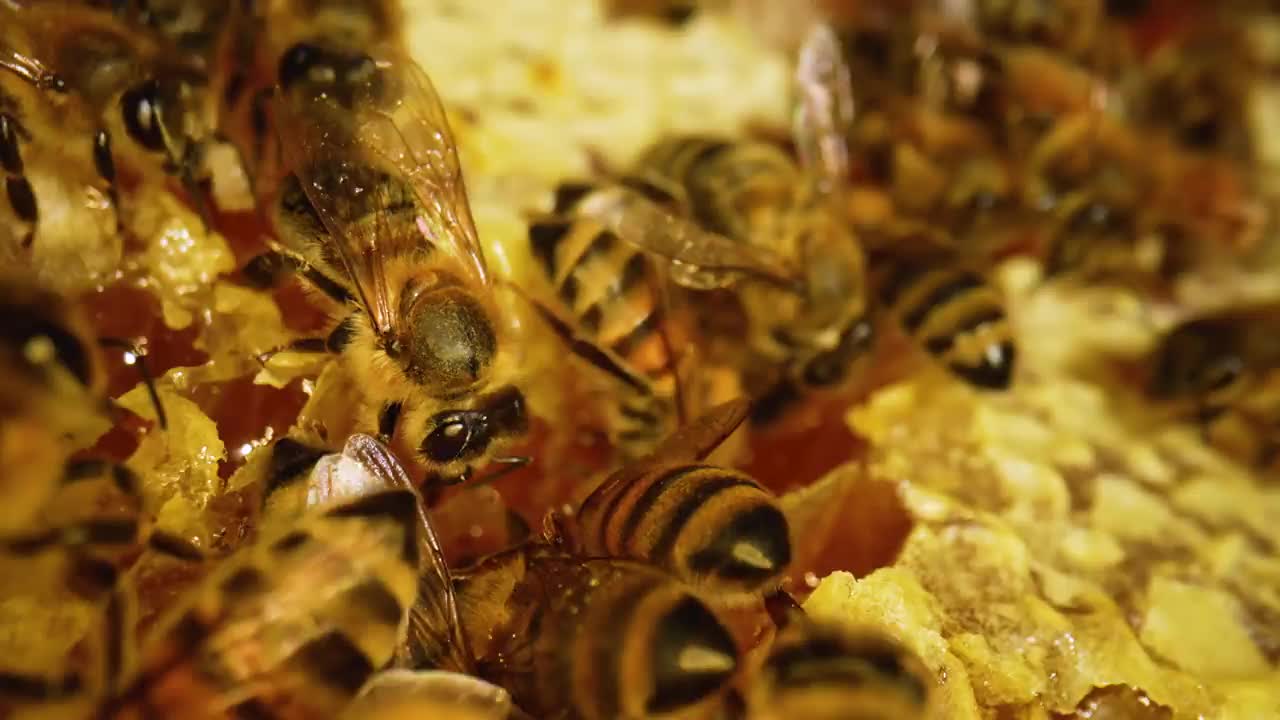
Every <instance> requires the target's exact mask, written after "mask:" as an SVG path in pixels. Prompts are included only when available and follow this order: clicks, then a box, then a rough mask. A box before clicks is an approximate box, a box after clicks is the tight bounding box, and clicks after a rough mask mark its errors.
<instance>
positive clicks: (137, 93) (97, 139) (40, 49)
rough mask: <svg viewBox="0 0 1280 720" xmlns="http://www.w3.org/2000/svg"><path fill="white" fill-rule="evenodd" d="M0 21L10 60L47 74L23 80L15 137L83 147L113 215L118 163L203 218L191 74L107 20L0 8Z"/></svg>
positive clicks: (160, 47) (199, 88)
mask: <svg viewBox="0 0 1280 720" xmlns="http://www.w3.org/2000/svg"><path fill="white" fill-rule="evenodd" d="M0 17H3V19H4V22H5V25H6V33H5V37H4V39H3V43H4V45H6V46H7V47H8V48H9V50H10V52H12V53H15V54H20V55H22V56H24V57H30V58H35V59H37V60H38V62H39V64H40V65H41V67H43V68H44V69H45V70H46V71H47V74H46V75H45V76H44V79H41V78H32V77H26V78H24V79H26V80H27V81H28V83H29V85H30V87H29V88H28V89H27V91H26V92H25V93H23V94H24V95H25V97H26V98H27V99H29V100H30V102H28V103H27V105H28V107H27V110H28V117H27V118H25V119H26V122H25V124H24V125H22V128H23V131H24V132H17V131H15V132H17V134H18V135H19V136H20V135H22V134H24V133H25V134H27V135H30V134H31V133H34V132H37V131H39V132H42V133H43V132H46V130H45V129H46V128H47V129H48V130H47V132H49V133H50V135H49V138H48V142H56V143H64V144H65V142H66V141H67V140H70V141H72V142H73V143H75V144H76V146H77V148H78V147H79V144H80V143H82V142H84V143H86V145H87V147H85V148H84V153H83V156H84V157H85V158H86V160H88V159H91V162H92V165H93V167H94V168H95V170H96V172H97V174H98V176H99V178H100V179H101V181H102V182H103V183H104V184H105V192H106V194H107V196H108V197H109V199H110V200H111V202H112V205H113V206H114V207H115V208H116V209H117V212H119V207H120V205H119V195H120V190H119V188H120V183H121V178H120V177H119V175H118V168H119V166H120V164H121V162H120V161H121V160H124V161H125V164H126V165H127V166H128V167H129V168H130V169H131V170H134V171H137V172H139V173H141V174H142V175H143V176H144V177H145V176H146V175H147V174H149V173H153V172H155V171H156V170H162V171H163V172H164V173H167V174H169V175H174V176H176V177H177V178H178V179H179V180H180V181H181V183H182V185H183V187H184V189H185V190H186V191H187V193H188V195H189V196H190V199H191V200H192V201H193V202H194V203H196V204H197V206H198V207H200V208H201V210H202V211H203V210H204V209H205V208H204V195H205V193H204V190H203V183H204V178H203V177H202V175H201V173H202V162H203V152H204V142H205V139H206V137H207V135H208V134H209V132H210V129H211V126H212V124H211V118H210V116H209V108H208V107H207V106H206V105H205V103H206V96H205V94H204V92H205V84H206V81H205V77H204V75H203V74H202V73H201V72H200V69H199V68H198V67H193V66H191V65H190V64H189V63H187V62H186V61H185V60H184V58H182V57H181V56H180V55H179V54H177V53H175V52H174V51H173V48H171V47H169V46H168V45H166V44H165V43H164V42H163V41H161V40H159V39H157V38H155V37H153V36H152V35H150V34H148V33H144V32H139V31H138V30H137V29H135V28H132V27H130V26H129V25H128V24H126V23H124V22H122V21H121V20H120V19H118V18H116V17H115V16H113V15H112V14H111V13H110V12H109V11H105V10H98V9H94V8H90V7H85V6H77V5H73V4H69V3H40V4H33V5H30V6H25V7H19V8H13V7H7V6H6V7H0ZM15 74H18V73H15ZM48 77H53V78H56V80H48V79H47V78H48ZM33 89H34V90H36V91H38V92H31V91H32V90H33ZM11 92H12V93H13V94H15V95H16V94H18V89H17V88H12V89H11ZM122 138H123V139H126V140H127V141H128V142H120V140H121V139H122ZM9 159H10V160H11V159H13V158H9ZM12 165H13V164H12V163H10V162H8V161H7V160H6V163H5V169H6V171H7V172H9V173H10V175H13V176H16V175H19V174H20V172H19V171H15V170H14V169H13V167H12ZM19 165H20V164H19ZM11 200H12V196H11ZM19 214H20V215H21V214H22V213H19ZM29 214H31V215H34V214H35V213H34V212H32V213H29ZM32 222H34V221H32Z"/></svg>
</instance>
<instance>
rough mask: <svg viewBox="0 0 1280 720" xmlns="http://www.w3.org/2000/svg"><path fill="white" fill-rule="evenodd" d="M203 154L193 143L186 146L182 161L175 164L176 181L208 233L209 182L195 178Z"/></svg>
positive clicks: (210, 223) (211, 205) (210, 211)
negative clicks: (176, 171) (180, 185)
mask: <svg viewBox="0 0 1280 720" xmlns="http://www.w3.org/2000/svg"><path fill="white" fill-rule="evenodd" d="M203 156H204V153H203V151H202V149H201V148H200V146H198V145H196V144H195V143H190V144H188V145H187V147H186V150H184V151H183V154H182V159H181V160H179V161H178V162H177V163H176V166H177V170H178V181H179V182H181V183H182V189H183V190H185V191H186V192H187V196H188V197H189V198H190V199H191V202H192V203H193V204H194V205H195V208H196V212H197V213H198V214H199V215H200V222H201V223H202V224H203V226H204V231H205V232H208V231H209V228H210V226H211V225H212V220H213V209H212V208H213V204H212V202H211V197H210V183H211V180H210V179H209V178H207V177H205V178H198V177H196V173H195V168H196V167H197V166H199V164H200V162H201V159H202V158H203Z"/></svg>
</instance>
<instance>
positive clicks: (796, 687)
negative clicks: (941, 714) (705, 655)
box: [731, 614, 935, 720]
mask: <svg viewBox="0 0 1280 720" xmlns="http://www.w3.org/2000/svg"><path fill="white" fill-rule="evenodd" d="M934 684H935V681H934V679H933V677H932V674H931V673H929V672H928V670H927V668H925V666H924V664H923V663H921V662H920V660H919V658H917V657H916V656H915V654H914V653H912V652H911V651H910V650H908V649H907V648H905V647H902V646H901V645H899V644H898V643H896V642H894V641H893V640H891V639H889V638H888V637H885V636H884V635H882V634H880V633H878V632H872V631H863V632H855V631H851V630H848V629H846V628H843V627H839V626H836V625H832V624H829V623H824V622H819V621H816V620H812V619H810V618H808V617H806V616H804V615H803V614H798V615H797V616H796V617H793V618H791V619H790V621H789V622H787V623H786V625H785V627H783V628H782V629H781V630H779V631H778V635H777V636H776V637H775V638H774V641H773V646H772V647H771V648H770V650H769V654H768V656H767V657H766V658H765V661H764V664H763V665H762V666H761V668H760V671H759V673H758V674H757V675H756V676H755V677H754V679H753V681H752V682H751V683H750V685H749V686H748V689H747V692H746V696H745V705H746V712H745V714H742V715H741V717H749V718H752V720H781V719H782V718H800V717H803V718H815V719H821V720H828V719H829V720H855V719H856V720H890V719H893V720H906V719H908V718H925V717H928V716H929V703H930V695H931V693H930V688H931V687H932V686H933V685H934ZM731 716H732V717H738V715H731Z"/></svg>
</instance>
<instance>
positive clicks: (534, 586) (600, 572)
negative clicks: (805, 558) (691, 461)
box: [277, 411, 741, 718]
mask: <svg viewBox="0 0 1280 720" xmlns="http://www.w3.org/2000/svg"><path fill="white" fill-rule="evenodd" d="M739 415H741V411H739ZM739 419H741V418H740V417H739ZM711 431H712V430H711V429H709V428H708V429H704V430H703V432H711ZM284 457H285V458H290V457H291V458H295V459H297V458H300V457H301V455H300V454H297V453H286V454H285V455H284ZM299 462H302V461H301V460H299ZM366 468H369V469H373V470H376V472H371V471H370V470H366ZM408 482H409V480H408V476H407V475H406V474H405V473H404V471H403V469H401V468H400V467H399V465H398V464H397V463H396V461H395V459H394V457H393V456H391V455H390V454H389V453H388V452H387V451H386V449H385V446H383V445H381V444H380V443H379V442H378V441H377V440H375V439H374V438H372V437H369V436H361V435H356V436H353V437H352V438H351V439H350V440H348V442H347V445H346V448H345V449H344V451H343V453H342V454H341V455H326V456H324V458H323V459H321V461H320V462H319V463H317V464H316V465H315V467H314V469H313V470H312V471H311V473H310V475H309V476H308V480H307V481H306V483H305V490H306V497H307V499H306V503H308V504H310V505H312V506H318V507H324V505H325V503H331V502H335V501H341V499H342V498H344V497H350V496H352V495H359V494H361V493H368V492H371V491H376V490H378V489H380V488H383V487H387V486H404V485H405V484H407V483H408ZM278 490H279V489H278V488H277V491H278ZM415 512H416V513H418V516H419V520H418V524H419V526H425V527H427V528H430V525H429V522H428V521H427V520H426V517H425V515H424V514H423V512H422V509H421V507H419V508H417V510H416V511H415ZM427 537H428V539H429V540H430V543H431V544H430V546H424V547H423V550H422V553H423V555H424V557H429V558H436V560H433V561H432V562H431V563H430V564H428V565H425V566H424V573H423V579H422V581H421V584H420V589H419V595H418V604H417V605H415V607H414V609H413V611H412V613H411V614H410V621H409V630H408V633H407V634H406V635H405V642H404V645H402V646H401V651H400V652H399V654H398V655H397V659H396V665H397V667H401V668H410V669H430V670H443V671H449V672H462V673H467V674H479V676H480V677H482V678H484V679H486V680H488V681H491V682H493V683H496V684H497V685H499V686H500V687H502V688H504V689H505V690H506V691H507V692H509V693H510V695H511V700H512V701H513V702H514V704H515V705H517V706H518V707H519V708H520V709H521V710H523V711H524V712H528V713H531V714H532V715H533V716H535V717H546V716H549V715H552V714H554V713H557V712H562V711H564V710H565V709H568V713H569V717H578V718H613V717H644V716H646V713H659V712H666V711H668V710H672V709H675V708H678V707H682V706H685V705H688V704H692V703H694V702H696V701H698V700H700V699H702V698H704V697H709V696H710V695H711V694H713V693H714V692H715V691H716V690H717V689H719V687H720V686H721V685H723V683H724V682H726V681H727V678H728V676H729V675H730V674H732V672H733V671H734V668H735V667H736V663H737V650H736V646H734V644H733V642H732V639H731V638H730V637H729V636H728V634H727V631H726V630H725V629H724V628H723V626H721V625H720V624H719V622H718V621H717V620H716V619H715V616H714V615H712V614H711V612H710V610H708V609H707V608H706V606H705V605H703V603H702V602H701V601H699V600H698V599H696V597H695V596H694V595H693V594H692V593H691V592H690V591H689V590H688V589H687V588H686V587H685V586H684V585H683V584H682V583H680V582H678V581H677V580H676V579H674V578H671V577H669V576H668V575H667V574H665V573H664V572H662V571H661V570H659V569H657V568H653V567H651V566H649V565H647V564H642V563H638V562H634V561H627V560H621V559H607V558H592V557H589V556H584V555H581V554H576V553H567V552H565V551H564V550H563V549H561V548H556V547H552V546H550V545H546V544H542V543H525V544H523V545H520V546H518V547H516V548H513V549H511V550H508V551H505V552H502V553H499V554H497V555H493V556H490V557H488V558H486V559H484V560H481V561H480V562H479V563H477V564H476V565H474V566H472V567H471V568H466V569H462V570H459V571H451V570H450V569H449V568H448V567H447V566H446V565H445V564H444V561H443V559H442V555H441V554H440V551H439V548H438V545H436V544H435V539H434V534H433V533H428V534H427ZM446 578H452V584H448V583H444V582H443V581H444V580H445V579H446ZM455 613H456V614H455ZM455 618H456V619H455ZM459 633H462V636H461V637H460V636H459ZM690 657H692V658H697V660H696V661H686V660H684V659H682V658H690ZM605 668H611V670H606V671H605V672H604V674H603V675H602V674H600V671H601V670H602V669H605ZM408 694H410V695H412V694H413V693H412V692H410V693H408ZM484 694H487V693H484ZM408 701H409V702H413V700H412V698H409V699H408ZM486 704H487V703H486Z"/></svg>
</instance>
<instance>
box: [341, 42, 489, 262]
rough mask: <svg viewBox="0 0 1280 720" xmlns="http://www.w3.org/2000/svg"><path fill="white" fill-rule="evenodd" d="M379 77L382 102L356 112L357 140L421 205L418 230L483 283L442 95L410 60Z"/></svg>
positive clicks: (477, 246) (479, 250)
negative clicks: (403, 181)
mask: <svg viewBox="0 0 1280 720" xmlns="http://www.w3.org/2000/svg"><path fill="white" fill-rule="evenodd" d="M383 74H384V76H385V82H386V84H387V89H386V90H385V91H384V102H383V103H380V104H378V105H375V106H374V107H371V108H362V109H360V110H359V111H358V115H359V120H360V123H359V127H358V129H357V142H359V143H360V144H361V145H363V146H365V147H367V148H368V149H369V151H370V152H371V154H374V155H376V156H378V157H380V158H381V159H382V160H383V161H384V162H386V163H387V164H388V165H389V166H390V167H392V168H394V169H395V170H396V171H398V172H399V173H400V175H401V176H402V177H404V178H405V179H406V180H407V181H408V183H409V185H410V186H411V188H412V189H413V191H414V193H415V194H416V195H417V199H418V202H419V204H420V210H421V213H420V214H419V216H418V227H419V229H420V230H421V232H422V234H423V235H424V236H425V237H426V239H427V240H428V241H429V242H430V243H431V244H432V245H434V246H435V247H436V248H437V249H438V250H441V251H444V252H448V253H451V254H452V255H453V256H454V257H455V258H456V259H457V260H458V261H459V262H460V264H461V265H462V267H463V268H464V269H465V270H466V271H468V272H470V273H472V275H473V276H474V277H475V279H477V280H479V281H480V282H482V283H485V284H487V283H488V282H489V271H488V268H487V266H486V264H485V259H484V251H483V250H482V248H481V247H480V239H479V237H478V236H477V234H476V228H475V222H474V220H472V218H471V205H470V203H469V202H468V200H467V188H466V185H465V184H464V182H463V179H462V167H461V165H460V164H459V162H458V151H457V146H456V144H455V141H454V138H453V132H452V130H450V128H449V120H448V118H447V117H445V112H444V106H443V105H442V104H441V102H440V96H439V95H438V94H437V93H436V90H435V87H434V86H433V85H432V84H431V79H430V78H428V77H427V74H426V73H425V72H423V70H422V68H421V67H419V66H418V64H417V63H415V62H414V61H413V60H411V59H410V58H408V57H401V58H399V59H398V60H397V61H396V63H394V64H393V65H391V66H389V67H387V68H385V69H384V71H383Z"/></svg>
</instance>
